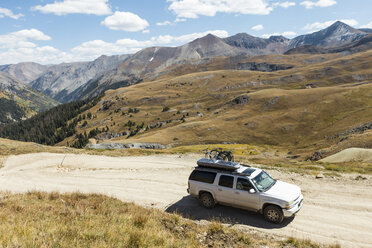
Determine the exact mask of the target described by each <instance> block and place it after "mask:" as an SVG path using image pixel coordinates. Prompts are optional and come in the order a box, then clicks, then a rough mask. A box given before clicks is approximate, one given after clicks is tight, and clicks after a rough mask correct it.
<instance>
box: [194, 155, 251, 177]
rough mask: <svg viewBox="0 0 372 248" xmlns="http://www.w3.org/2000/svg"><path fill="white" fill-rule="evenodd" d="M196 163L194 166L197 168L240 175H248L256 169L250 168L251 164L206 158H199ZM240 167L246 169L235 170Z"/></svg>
mask: <svg viewBox="0 0 372 248" xmlns="http://www.w3.org/2000/svg"><path fill="white" fill-rule="evenodd" d="M197 165H198V167H196V168H198V169H205V170H209V171H210V170H212V171H214V172H223V173H229V174H235V175H242V176H250V175H251V174H252V173H253V172H254V171H255V170H256V168H252V167H251V166H249V165H245V164H239V163H235V162H230V161H224V160H214V159H207V158H202V159H199V160H198V162H197ZM240 168H246V169H244V170H242V171H239V172H238V171H237V170H238V169H240Z"/></svg>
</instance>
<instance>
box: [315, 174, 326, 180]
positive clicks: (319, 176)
mask: <svg viewBox="0 0 372 248" xmlns="http://www.w3.org/2000/svg"><path fill="white" fill-rule="evenodd" d="M315 178H316V179H321V178H324V175H323V174H322V173H319V174H318V175H316V176H315Z"/></svg>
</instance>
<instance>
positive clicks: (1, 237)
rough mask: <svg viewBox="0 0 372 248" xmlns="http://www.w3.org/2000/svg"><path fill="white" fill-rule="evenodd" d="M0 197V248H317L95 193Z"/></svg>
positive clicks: (27, 194) (300, 242)
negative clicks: (259, 235) (199, 221)
mask: <svg viewBox="0 0 372 248" xmlns="http://www.w3.org/2000/svg"><path fill="white" fill-rule="evenodd" d="M2 195H3V197H2V198H1V200H0V220H1V221H0V246H1V247H72V246H73V247H262V245H265V244H270V247H319V246H318V245H315V244H313V243H311V242H309V241H300V240H296V239H290V241H288V242H281V241H278V240H275V239H273V238H270V237H265V238H263V237H255V236H253V235H251V234H248V233H243V232H241V231H237V230H236V229H233V228H228V227H224V226H223V225H221V224H220V223H218V222H212V223H211V224H209V225H206V226H205V225H198V224H196V223H194V222H192V221H190V220H187V219H184V218H182V217H180V216H178V215H175V214H168V213H164V212H162V211H160V210H155V209H146V208H143V207H139V206H136V205H134V204H132V203H123V202H121V201H119V200H117V199H114V198H110V197H107V196H103V195H97V194H90V195H85V194H80V193H72V194H62V195H61V194H58V193H49V194H47V193H42V192H29V193H26V194H22V195H21V194H18V195H11V194H6V193H3V194H2Z"/></svg>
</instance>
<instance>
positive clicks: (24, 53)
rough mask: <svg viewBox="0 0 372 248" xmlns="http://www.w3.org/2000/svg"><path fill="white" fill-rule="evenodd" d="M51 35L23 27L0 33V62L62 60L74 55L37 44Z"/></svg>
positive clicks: (70, 58)
mask: <svg viewBox="0 0 372 248" xmlns="http://www.w3.org/2000/svg"><path fill="white" fill-rule="evenodd" d="M49 40H51V37H49V36H48V35H46V34H44V33H43V32H41V31H39V30H37V29H24V30H20V31H17V32H12V33H9V34H4V35H0V64H12V63H19V62H22V61H34V62H38V63H43V64H47V63H52V62H62V61H64V60H65V59H67V60H72V59H73V58H74V57H73V56H71V55H68V54H67V53H64V52H61V51H59V50H58V49H56V48H54V47H51V46H38V45H37V44H36V43H35V42H37V41H49Z"/></svg>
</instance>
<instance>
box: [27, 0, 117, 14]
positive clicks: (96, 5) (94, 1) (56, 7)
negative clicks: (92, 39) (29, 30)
mask: <svg viewBox="0 0 372 248" xmlns="http://www.w3.org/2000/svg"><path fill="white" fill-rule="evenodd" d="M32 10H37V11H40V12H42V13H44V14H49V13H52V14H56V15H67V14H89V15H109V14H111V13H112V11H111V8H110V6H109V5H108V0H64V1H62V2H61V1H55V2H54V3H50V4H46V5H44V6H42V5H37V6H34V7H33V8H32Z"/></svg>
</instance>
